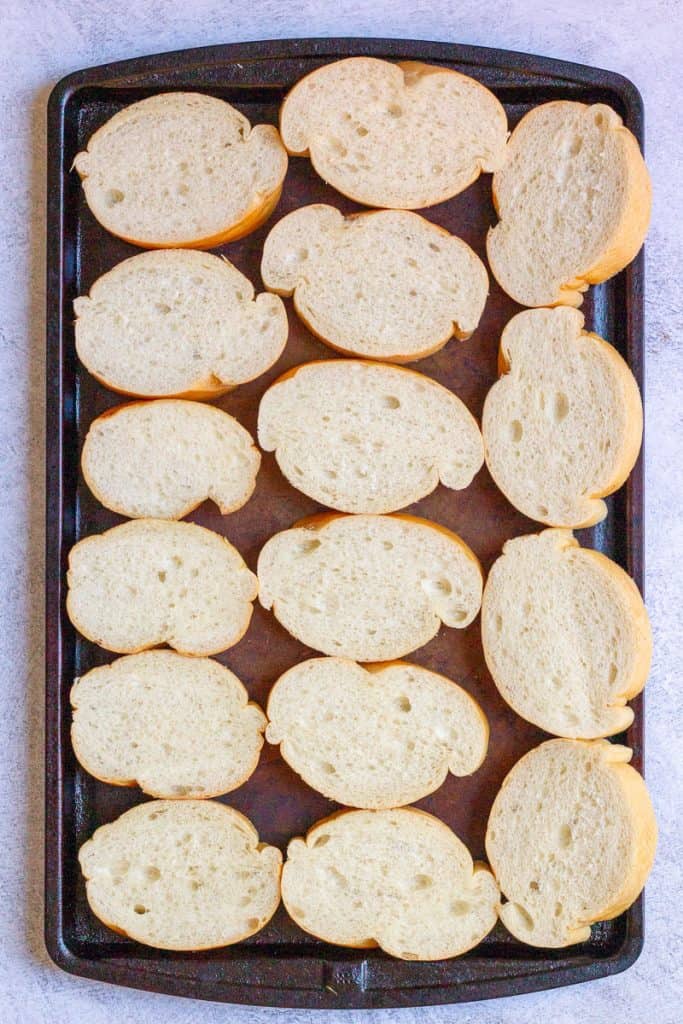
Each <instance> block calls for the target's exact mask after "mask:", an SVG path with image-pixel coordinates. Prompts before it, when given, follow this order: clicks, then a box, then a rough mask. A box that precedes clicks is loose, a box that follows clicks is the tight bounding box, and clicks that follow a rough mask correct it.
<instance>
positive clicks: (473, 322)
mask: <svg viewBox="0 0 683 1024" xmlns="http://www.w3.org/2000/svg"><path fill="white" fill-rule="evenodd" d="M261 276H262V277H263V283H264V284H265V286H266V288H268V289H269V290H270V291H274V292H277V293H278V294H279V295H292V294H293V295H294V308H295V309H296V311H297V313H298V314H299V316H300V317H301V319H302V320H303V321H304V323H305V324H306V326H307V327H308V328H309V329H310V330H311V331H313V333H314V334H315V335H317V337H319V338H320V339H321V340H322V341H324V342H325V343H326V344H327V345H330V346H331V347H332V348H334V349H337V350H338V351H339V352H344V353H345V354H347V355H359V356H365V357H367V358H370V359H385V360H388V361H389V362H396V363H409V362H413V361H414V360H416V359H423V358H424V357H425V356H428V355H430V354H431V353H432V352H436V351H437V350H438V349H440V348H443V346H444V345H445V344H446V342H447V341H448V340H449V339H450V338H451V337H452V336H453V335H455V336H456V337H457V338H468V337H469V336H470V334H472V332H473V331H474V329H475V328H476V326H477V324H478V323H479V320H480V318H481V315H482V312H483V310H484V305H485V303H486V296H487V294H488V275H487V273H486V268H485V267H484V264H483V263H482V262H481V260H480V259H479V257H478V256H477V255H476V254H475V253H474V252H473V251H472V249H470V247H469V246H468V245H466V243H465V242H463V241H462V240H461V239H460V238H456V237H455V236H454V235H450V234H449V233H448V232H447V231H445V230H444V228H440V227H438V226H437V225H436V224H432V223H431V222H430V221H428V220H425V218H424V217H420V215H419V214H417V213H409V212H408V211H406V210H375V211H372V212H368V213H361V214H355V215H352V216H350V217H344V216H343V215H342V213H341V212H340V211H339V210H337V209H336V207H334V206H325V205H322V204H314V205H312V206H303V207H301V208H300V209H298V210H294V212H293V213H289V214H288V215H287V216H286V217H283V218H282V220H280V221H278V223H277V224H276V225H275V227H274V228H272V230H271V231H270V233H269V235H268V237H267V239H266V242H265V245H264V247H263V260H262V263H261Z"/></svg>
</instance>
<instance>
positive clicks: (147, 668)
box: [71, 651, 266, 799]
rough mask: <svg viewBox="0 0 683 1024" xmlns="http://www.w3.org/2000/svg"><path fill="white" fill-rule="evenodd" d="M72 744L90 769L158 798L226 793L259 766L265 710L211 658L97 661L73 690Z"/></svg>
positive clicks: (165, 655) (147, 656) (168, 654)
mask: <svg viewBox="0 0 683 1024" xmlns="http://www.w3.org/2000/svg"><path fill="white" fill-rule="evenodd" d="M71 706H72V708H73V723H72V725H71V742H72V744H73V748H74V751H75V753H76V757H77V758H78V760H79V761H80V763H81V764H82V765H83V767H84V768H85V770H86V771H88V772H90V774H91V775H94V776H95V777H96V778H98V779H100V780H101V781H102V782H109V783H111V784H112V785H115V786H135V785H137V786H140V788H141V789H142V790H143V791H144V792H145V793H149V794H150V795H151V796H157V797H166V798H169V799H174V798H178V797H181V798H183V797H209V796H220V794H221V793H228V792H230V791H231V790H233V789H237V787H238V786H241V785H242V783H243V782H246V780H247V779H248V778H249V776H250V775H252V773H253V772H254V770H255V769H256V765H257V764H258V759H259V754H260V752H261V747H262V746H263V735H262V734H263V730H264V729H265V726H266V718H265V715H264V714H263V712H262V711H261V709H260V707H259V706H258V705H257V704H252V703H250V702H249V695H248V694H247V691H246V690H245V688H244V686H243V685H242V683H241V682H240V681H239V679H238V678H237V676H236V675H234V674H233V673H232V672H230V671H229V670H228V669H227V668H224V667H223V665H220V664H219V663H218V662H217V661H211V660H210V659H209V658H186V657H183V655H182V654H175V653H174V652H173V651H145V652H143V653H142V654H130V655H128V657H126V658H119V659H118V660H117V661H114V662H113V663H112V664H111V665H102V666H101V667H100V668H94V669H91V671H90V672H88V673H86V675H84V676H81V678H80V679H77V680H76V681H75V683H74V685H73V687H72V689H71Z"/></svg>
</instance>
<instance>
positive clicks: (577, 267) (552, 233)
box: [487, 100, 651, 306]
mask: <svg viewBox="0 0 683 1024" xmlns="http://www.w3.org/2000/svg"><path fill="white" fill-rule="evenodd" d="M493 201H494V204H495V207H496V210H497V212H498V216H499V217H500V221H499V223H498V224H496V226H495V227H493V228H491V230H490V232H489V236H488V241H487V250H488V258H489V264H490V266H491V270H492V271H493V275H494V277H495V278H496V280H497V281H498V284H499V285H500V286H501V288H503V290H504V291H506V292H507V293H508V295H510V296H512V298H513V299H514V300H515V301H516V302H519V303H521V305H523V306H554V305H557V304H563V305H568V306H579V305H581V301H582V292H584V291H585V290H586V288H588V286H589V285H591V284H597V283H598V282H599V281H606V280H607V278H608V277H612V275H613V274H616V273H617V272H618V271H619V270H622V269H623V268H624V267H625V266H627V265H628V264H629V263H630V262H631V260H632V259H633V258H634V257H635V255H636V253H637V252H638V250H639V249H640V247H641V245H642V244H643V239H644V238H645V235H646V233H647V227H648V223H649V220H650V206H651V186H650V178H649V175H648V173H647V168H646V166H645V161H644V160H643V157H642V154H641V152H640V148H639V146H638V142H637V141H636V139H635V138H634V136H633V135H632V134H631V132H630V131H629V130H628V129H627V128H625V127H624V125H623V124H622V121H621V118H620V117H619V115H618V114H617V113H615V111H614V110H612V109H611V108H610V107H607V106H605V105H604V104H603V103H596V104H593V105H590V106H589V105H587V104H585V103H574V102H569V101H567V100H559V101H556V102H553V103H544V104H542V105H541V106H539V107H534V109H533V110H530V111H529V113H528V114H526V116H525V117H523V118H522V120H521V121H520V123H519V124H518V125H517V127H516V128H515V130H514V132H513V133H512V136H511V138H510V141H509V142H508V145H507V156H506V159H505V162H504V164H503V166H502V167H501V168H500V169H499V170H497V171H496V173H495V174H494V176H493Z"/></svg>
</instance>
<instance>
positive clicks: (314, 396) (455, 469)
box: [258, 359, 484, 513]
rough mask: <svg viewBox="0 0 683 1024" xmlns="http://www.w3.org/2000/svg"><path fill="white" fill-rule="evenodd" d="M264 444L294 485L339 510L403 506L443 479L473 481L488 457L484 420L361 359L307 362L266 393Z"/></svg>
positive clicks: (434, 388)
mask: <svg viewBox="0 0 683 1024" xmlns="http://www.w3.org/2000/svg"><path fill="white" fill-rule="evenodd" d="M258 437H259V444H260V445H261V447H262V448H263V449H264V450H265V451H274V452H275V458H276V459H277V463H278V466H279V467H280V469H281V470H282V472H283V473H284V475H285V476H286V477H287V479H288V480H289V482H290V483H291V484H292V485H293V486H294V487H297V488H298V489H299V490H300V491H303V492H304V494H308V495H309V497H311V498H314V499H315V500H316V501H319V502H320V503H321V504H323V505H327V506H329V507H330V508H334V509H338V510H339V511H340V512H374V513H382V512H395V511H396V510H397V509H399V508H403V507H405V506H406V505H410V504H411V503H412V502H414V501H419V500H420V498H424V496H425V495H426V494H429V493H430V492H431V491H433V490H434V488H435V487H436V486H437V485H438V483H439V481H441V482H442V483H443V484H445V486H446V487H452V488H454V489H456V490H460V489H461V488H464V487H467V486H468V484H469V483H471V481H472V478H473V477H474V475H475V473H477V472H478V471H479V469H480V468H481V465H482V463H483V461H484V448H483V444H482V440H481V434H480V432H479V427H478V426H477V423H476V420H475V419H474V417H473V416H471V414H470V413H469V411H468V410H467V407H466V406H465V405H464V404H463V403H462V402H461V401H460V399H459V398H457V397H456V396H455V395H454V394H453V393H452V392H451V391H448V390H447V389H446V388H444V387H442V386H441V385H440V384H437V383H436V381H433V380H431V379H430V378H429V377H424V376H423V375H422V374H419V373H415V372H414V371H412V370H406V369H403V368H400V367H396V366H386V365H382V364H380V363H369V362H363V361H361V360H357V359H341V360H339V359H330V360H327V361H325V362H320V363H306V364H304V365H303V366H298V367H296V369H295V370H291V371H290V372H289V373H287V374H285V375H284V377H281V378H280V379H279V380H277V381H276V382H275V383H274V384H272V385H271V386H270V388H268V390H267V391H266V393H265V395H264V396H263V398H262V399H261V405H260V406H259V418H258Z"/></svg>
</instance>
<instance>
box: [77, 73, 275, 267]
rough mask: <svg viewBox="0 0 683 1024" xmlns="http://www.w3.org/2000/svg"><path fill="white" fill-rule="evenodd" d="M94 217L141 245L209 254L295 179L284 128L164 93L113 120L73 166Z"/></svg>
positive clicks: (205, 100)
mask: <svg viewBox="0 0 683 1024" xmlns="http://www.w3.org/2000/svg"><path fill="white" fill-rule="evenodd" d="M74 167H75V168H76V170H77V171H78V173H79V175H80V177H81V179H82V181H83V191H84V193H85V198H86V201H87V203H88V206H89V207H90V209H91V211H92V213H93V215H94V216H95V217H96V219H97V220H98V221H99V222H100V224H101V225H102V226H103V227H105V228H106V229H107V231H111V233H112V234H114V235H118V236H119V237H121V238H124V239H125V240H126V241H127V242H132V243H133V244H134V245H139V246H142V247H143V248H149V249H154V248H165V247H171V246H191V247H193V248H197V249H211V248H213V247H214V246H216V245H222V244H223V243H224V242H231V241H233V240H234V239H236V238H241V237H242V236H243V235H248V234H249V233H250V232H251V231H254V230H255V228H257V227H258V226H259V224H262V223H263V221H264V220H266V218H267V217H268V216H270V214H271V213H272V211H273V209H274V208H275V205H276V203H277V201H278V199H279V197H280V192H281V191H282V183H283V181H284V178H285V174H286V173H287V153H286V152H285V149H284V147H283V145H282V142H281V140H280V136H279V134H278V131H277V129H276V128H274V127H273V126H272V125H267V124H259V125H257V126H256V127H255V128H252V127H251V125H250V124H249V121H248V120H247V118H246V117H245V116H244V115H243V114H241V113H240V112H239V110H236V109H235V108H234V107H231V106H230V104H229V103H226V102H225V101H224V100H219V99H216V98H215V97H213V96H204V95H202V94H200V93H192V92H174V93H161V94H159V95H157V96H150V97H149V98H148V99H144V100H140V101H139V102H138V103H131V104H130V106H127V107H124V109H123V110H120V111H119V112H118V114H114V116H113V117H112V118H110V119H109V120H108V121H107V122H106V123H105V124H104V125H102V127H101V128H99V129H98V130H97V131H96V132H95V134H94V135H92V136H91V138H90V139H89V141H88V145H87V148H86V149H85V151H84V152H82V153H79V154H78V156H77V157H76V159H75V160H74Z"/></svg>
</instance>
